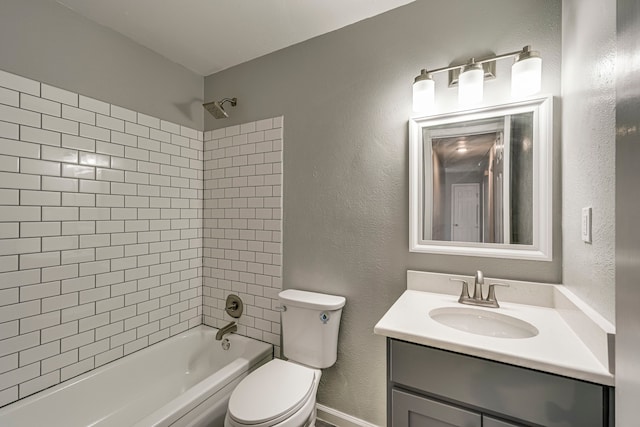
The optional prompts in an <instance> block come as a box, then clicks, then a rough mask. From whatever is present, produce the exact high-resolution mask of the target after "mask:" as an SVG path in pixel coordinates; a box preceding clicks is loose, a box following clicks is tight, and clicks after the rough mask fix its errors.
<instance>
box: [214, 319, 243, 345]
mask: <svg viewBox="0 0 640 427" xmlns="http://www.w3.org/2000/svg"><path fill="white" fill-rule="evenodd" d="M237 330H238V325H237V324H236V322H231V323H229V324H228V325H227V326H223V327H222V328H220V330H218V333H216V340H217V341H221V340H222V338H224V336H225V335H227V334H230V333H231V332H236V331H237Z"/></svg>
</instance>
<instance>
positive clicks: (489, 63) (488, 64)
mask: <svg viewBox="0 0 640 427" xmlns="http://www.w3.org/2000/svg"><path fill="white" fill-rule="evenodd" d="M529 53H531V46H530V45H527V46H525V47H523V48H522V49H520V50H516V51H513V52H508V53H503V54H500V55H492V56H488V57H486V58H482V59H477V60H476V59H474V58H471V59H470V60H469V61H468V62H467V63H465V64H458V65H449V66H448V67H441V68H436V69H434V70H429V69H426V70H427V72H428V73H429V74H431V75H433V74H437V73H442V72H445V71H449V87H451V86H455V85H457V84H458V76H459V75H460V73H461V71H462V68H463V67H464V66H465V65H468V64H470V63H472V62H475V63H476V64H478V65H481V66H482V68H483V69H484V72H485V79H493V78H495V77H496V61H498V60H500V59H505V58H513V57H516V56H519V55H526V54H529Z"/></svg>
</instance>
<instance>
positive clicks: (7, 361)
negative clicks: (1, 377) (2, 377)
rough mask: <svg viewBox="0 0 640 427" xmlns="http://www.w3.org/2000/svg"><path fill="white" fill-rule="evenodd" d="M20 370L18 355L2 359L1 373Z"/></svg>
mask: <svg viewBox="0 0 640 427" xmlns="http://www.w3.org/2000/svg"><path fill="white" fill-rule="evenodd" d="M17 368H18V353H14V354H10V355H8V356H4V357H0V373H5V372H8V371H11V370H13V369H17Z"/></svg>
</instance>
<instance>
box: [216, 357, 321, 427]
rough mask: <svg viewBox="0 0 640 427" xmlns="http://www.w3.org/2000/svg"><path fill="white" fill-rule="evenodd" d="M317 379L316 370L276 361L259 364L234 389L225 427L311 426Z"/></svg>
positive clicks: (313, 422)
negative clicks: (259, 365)
mask: <svg viewBox="0 0 640 427" xmlns="http://www.w3.org/2000/svg"><path fill="white" fill-rule="evenodd" d="M321 376H322V372H321V371H320V370H319V369H313V368H308V367H306V366H302V365H299V364H297V363H294V362H286V361H284V360H280V359H274V360H272V361H271V362H269V363H267V364H265V365H262V366H261V367H260V368H258V369H257V370H255V371H254V372H252V373H251V374H250V375H249V376H248V377H247V378H245V380H243V381H242V382H241V383H240V384H239V385H238V387H236V389H235V390H234V392H233V394H232V395H231V399H230V400H229V406H228V410H227V417H226V419H225V426H228V427H246V426H251V427H276V426H277V427H300V426H312V425H314V424H315V418H316V417H315V415H316V414H315V406H316V393H317V391H318V384H319V383H320V377H321ZM249 402H251V403H249Z"/></svg>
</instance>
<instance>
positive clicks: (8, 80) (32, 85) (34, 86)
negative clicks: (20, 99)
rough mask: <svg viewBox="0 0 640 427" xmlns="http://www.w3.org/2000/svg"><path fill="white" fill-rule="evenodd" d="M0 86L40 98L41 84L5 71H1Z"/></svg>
mask: <svg viewBox="0 0 640 427" xmlns="http://www.w3.org/2000/svg"><path fill="white" fill-rule="evenodd" d="M0 86H2V87H5V88H8V89H12V90H15V91H18V92H25V93H28V94H31V95H34V96H40V82H37V81H35V80H31V79H27V78H26V77H22V76H19V75H17V74H12V73H9V72H7V71H3V70H0Z"/></svg>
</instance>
